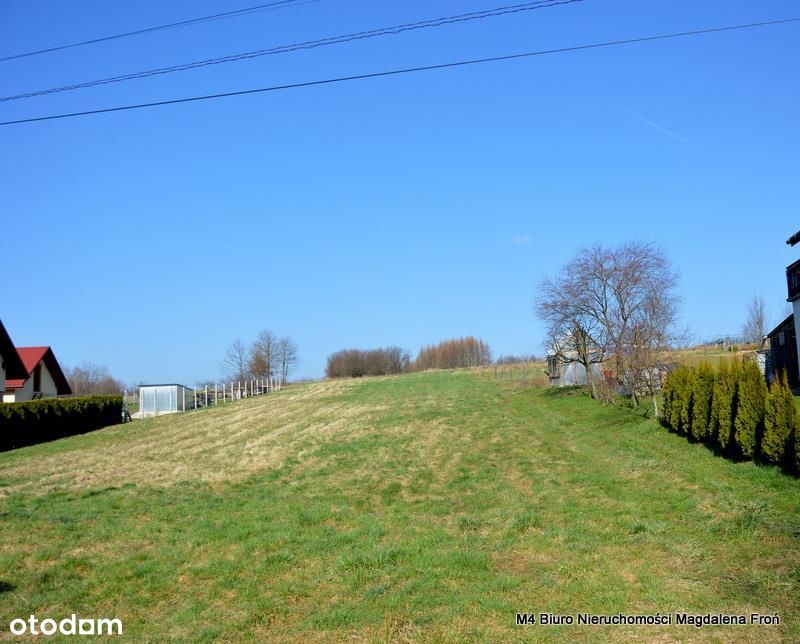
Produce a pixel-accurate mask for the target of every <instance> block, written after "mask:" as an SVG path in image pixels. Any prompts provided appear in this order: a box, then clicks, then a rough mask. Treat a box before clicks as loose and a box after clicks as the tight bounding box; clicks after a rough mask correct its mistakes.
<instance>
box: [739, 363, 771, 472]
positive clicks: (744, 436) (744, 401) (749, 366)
mask: <svg viewBox="0 0 800 644" xmlns="http://www.w3.org/2000/svg"><path fill="white" fill-rule="evenodd" d="M737 392H738V395H737V400H738V404H737V407H736V418H735V420H734V423H733V425H734V438H735V440H736V446H737V447H738V448H739V451H740V452H741V454H742V456H745V457H747V458H753V456H754V455H755V453H756V444H757V440H758V438H759V435H760V433H761V432H762V431H763V421H764V404H765V402H766V395H767V386H766V383H765V382H764V376H762V375H761V370H760V369H759V368H758V365H757V364H756V362H755V360H744V361H743V362H742V365H741V370H740V371H739V383H738V388H737Z"/></svg>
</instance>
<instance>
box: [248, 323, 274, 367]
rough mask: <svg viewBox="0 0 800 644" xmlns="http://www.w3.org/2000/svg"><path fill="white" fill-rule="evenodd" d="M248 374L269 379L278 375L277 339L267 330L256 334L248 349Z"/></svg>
mask: <svg viewBox="0 0 800 644" xmlns="http://www.w3.org/2000/svg"><path fill="white" fill-rule="evenodd" d="M249 366H250V372H251V373H252V374H253V375H254V376H258V377H264V378H269V377H271V376H274V375H276V373H278V368H279V365H278V338H277V336H276V335H275V334H274V333H273V332H272V331H269V330H267V329H264V330H263V331H261V332H260V333H259V334H258V337H257V338H256V341H255V342H253V344H252V345H251V347H250V359H249Z"/></svg>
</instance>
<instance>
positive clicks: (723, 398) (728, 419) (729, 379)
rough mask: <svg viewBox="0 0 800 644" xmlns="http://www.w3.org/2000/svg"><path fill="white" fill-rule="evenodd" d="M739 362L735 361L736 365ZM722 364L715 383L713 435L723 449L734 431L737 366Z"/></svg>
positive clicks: (712, 413)
mask: <svg viewBox="0 0 800 644" xmlns="http://www.w3.org/2000/svg"><path fill="white" fill-rule="evenodd" d="M736 364H737V363H735V362H734V363H733V365H736ZM733 365H731V366H728V365H726V364H724V363H723V364H721V365H720V366H719V370H718V371H717V378H716V381H715V383H714V394H713V400H712V405H711V407H712V412H711V415H712V423H713V428H714V429H713V436H714V438H715V439H716V442H717V444H718V445H719V446H720V447H721V448H722V449H727V447H728V444H729V443H730V440H731V433H732V431H733V419H734V417H735V414H736V407H735V403H736V379H737V378H736V375H737V374H736V373H735V367H734V366H733Z"/></svg>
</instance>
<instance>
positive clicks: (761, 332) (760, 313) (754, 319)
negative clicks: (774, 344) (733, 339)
mask: <svg viewBox="0 0 800 644" xmlns="http://www.w3.org/2000/svg"><path fill="white" fill-rule="evenodd" d="M767 331H768V330H767V305H766V304H765V302H764V298H763V297H761V295H759V294H756V295H754V296H753V299H752V300H750V304H749V305H748V307H747V320H746V321H745V323H744V326H743V327H742V339H743V340H744V341H745V342H757V343H760V342H761V340H762V339H763V338H764V336H765V335H766V334H767Z"/></svg>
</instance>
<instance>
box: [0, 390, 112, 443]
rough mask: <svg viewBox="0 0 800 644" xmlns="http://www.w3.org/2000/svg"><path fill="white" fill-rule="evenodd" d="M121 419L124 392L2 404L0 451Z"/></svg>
mask: <svg viewBox="0 0 800 644" xmlns="http://www.w3.org/2000/svg"><path fill="white" fill-rule="evenodd" d="M121 421H122V396H87V397H83V398H44V399H42V400H31V401H29V402H19V403H3V404H0V451H6V450H9V449H15V448H17V447H24V446H26V445H35V444H36V443H44V442H46V441H51V440H56V439H57V438H64V437H65V436H73V435H75V434H84V433H86V432H91V431H93V430H95V429H100V428H101V427H107V426H108V425H116V424H117V423H120V422H121Z"/></svg>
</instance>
